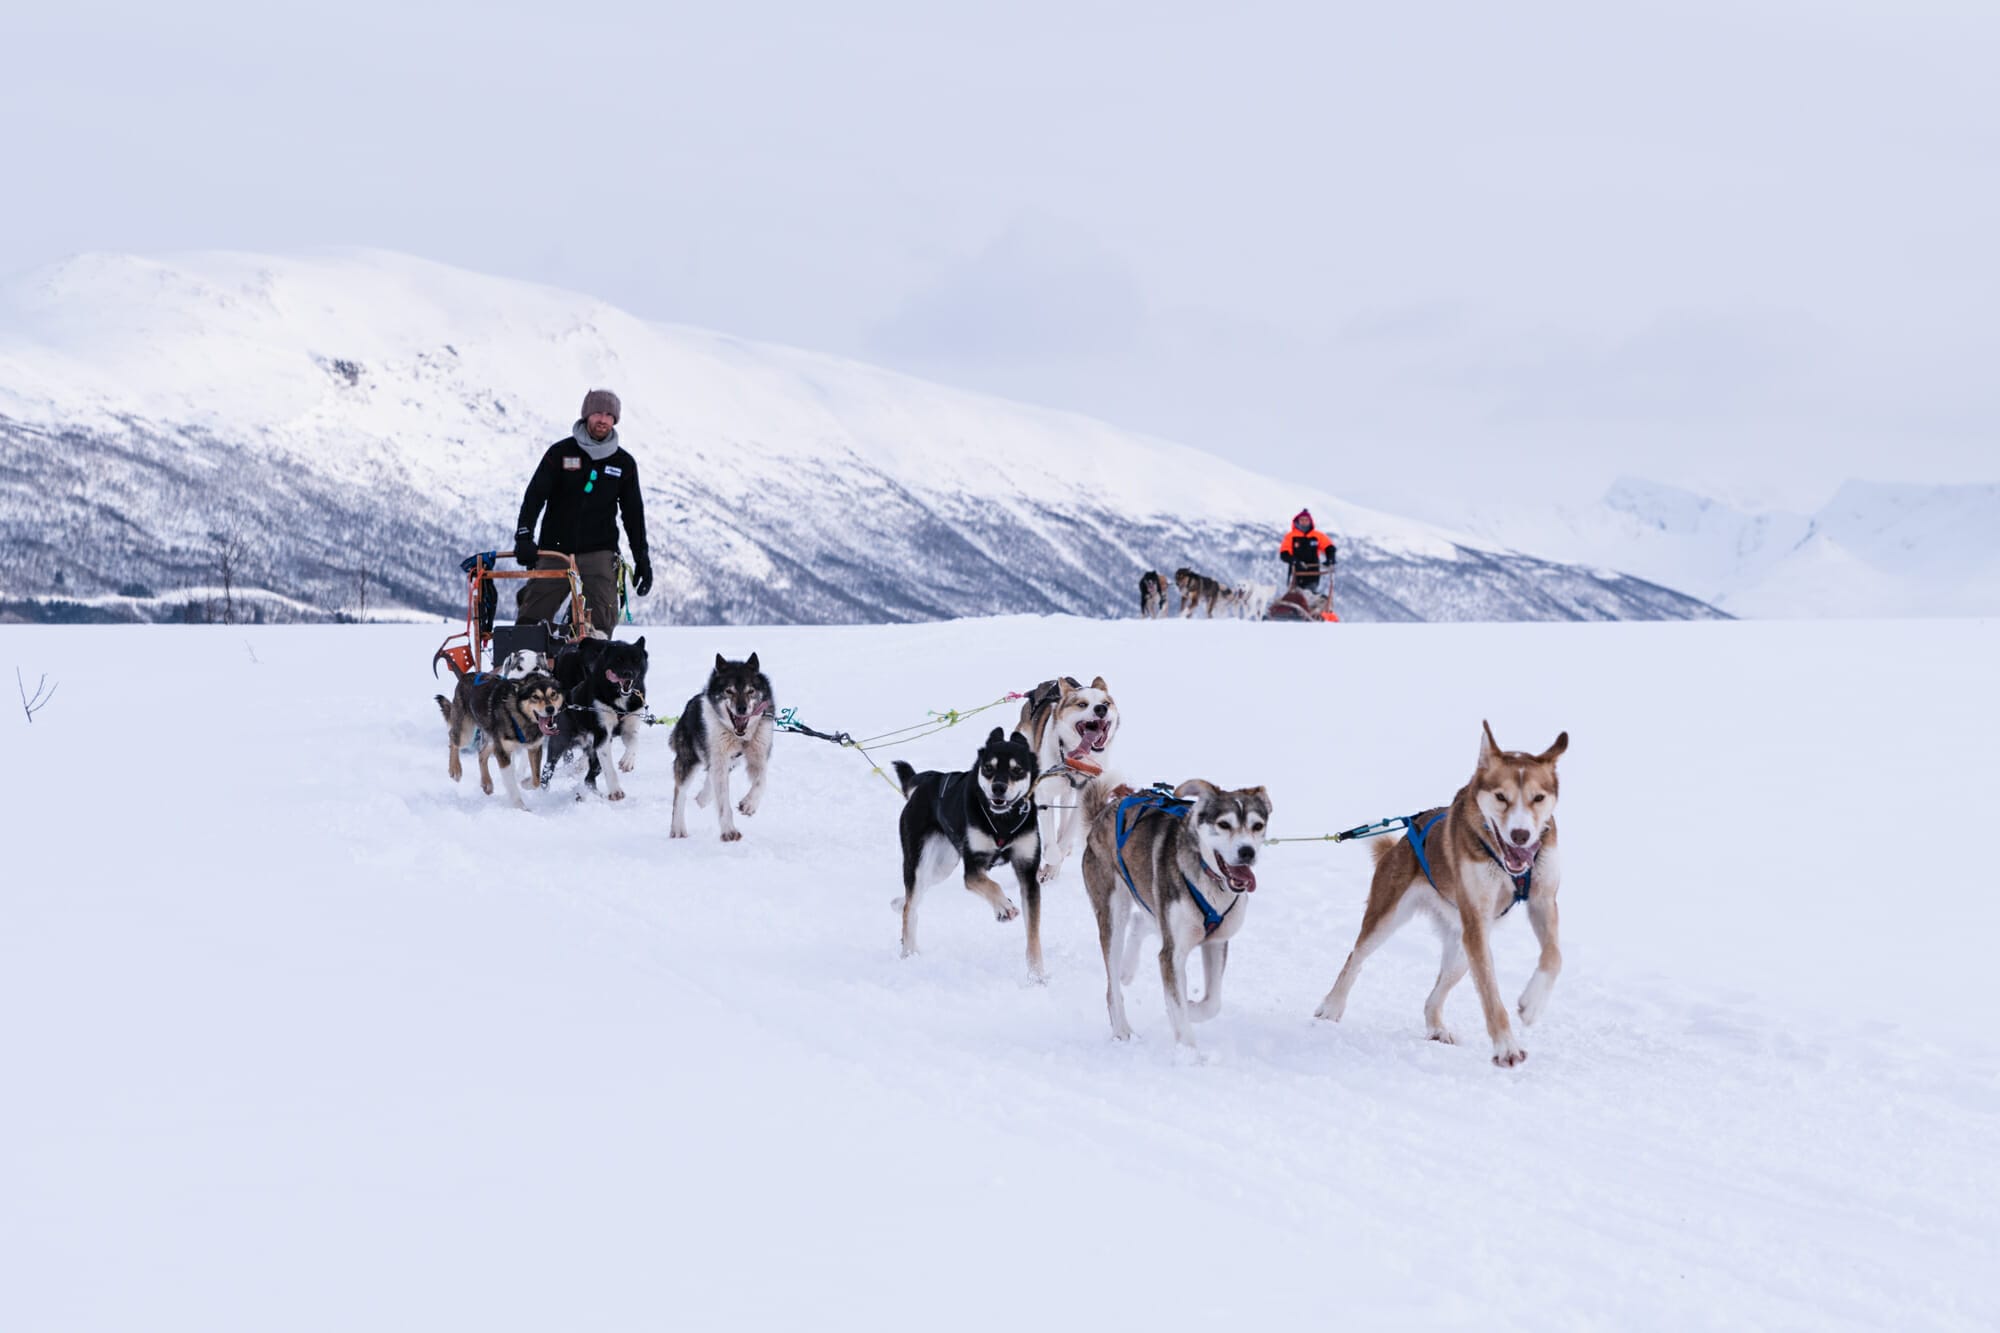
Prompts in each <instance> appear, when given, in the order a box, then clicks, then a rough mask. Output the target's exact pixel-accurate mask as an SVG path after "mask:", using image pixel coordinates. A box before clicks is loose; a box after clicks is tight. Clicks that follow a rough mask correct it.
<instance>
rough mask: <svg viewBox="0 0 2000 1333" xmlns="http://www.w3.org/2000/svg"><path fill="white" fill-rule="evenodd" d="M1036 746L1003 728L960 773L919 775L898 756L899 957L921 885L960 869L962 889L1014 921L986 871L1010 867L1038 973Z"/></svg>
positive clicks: (908, 944) (911, 937)
mask: <svg viewBox="0 0 2000 1333" xmlns="http://www.w3.org/2000/svg"><path fill="white" fill-rule="evenodd" d="M1039 771H1040V769H1039V768H1038V766H1037V764H1036V762H1035V747H1034V746H1032V745H1030V744H1029V743H1028V738H1027V737H1025V736H1023V735H1022V734H1021V733H1020V732H1018V731H1017V732H1014V733H1013V734H1012V735H1009V734H1007V733H1006V732H1004V731H1002V730H1001V729H1000V728H998V727H995V728H993V732H992V734H991V735H989V736H988V737H987V738H986V744H984V745H982V746H980V747H979V755H978V757H977V758H975V759H974V760H973V763H972V767H971V768H970V769H968V770H966V771H965V772H963V773H933V772H926V773H919V772H917V771H916V770H915V769H914V768H911V767H910V766H909V765H908V764H906V763H904V762H903V761H902V760H900V759H899V760H897V761H896V781H897V782H898V783H899V784H900V785H901V786H902V789H903V795H904V797H905V798H906V799H905V801H904V803H903V818H902V824H901V831H902V839H903V896H902V897H901V898H898V899H897V900H896V901H895V903H894V904H892V905H893V906H895V907H899V908H901V909H902V913H903V956H904V957H905V958H907V957H909V956H910V955H911V954H913V953H915V952H916V951H917V900H918V899H919V898H921V897H922V896H923V892H924V890H925V889H927V888H929V887H930V886H931V885H933V884H936V883H937V882H939V881H940V880H942V879H943V878H944V877H945V876H946V875H949V874H950V873H951V868H952V867H953V866H954V865H959V864H963V865H964V867H965V887H966V888H967V889H970V890H971V891H972V892H974V893H976V894H978V895H979V896H980V897H982V898H984V899H985V900H986V901H987V902H988V903H989V904H990V905H991V906H992V908H993V915H994V917H995V919H996V920H1000V921H1012V920H1013V919H1014V918H1015V917H1017V916H1019V915H1020V909H1018V908H1016V907H1015V906H1014V904H1013V902H1012V901H1011V900H1010V899H1009V898H1008V897H1007V894H1006V892H1005V891H1004V890H1003V889H1002V888H1001V887H1000V886H999V885H998V884H997V883H995V882H994V880H993V877H992V876H991V875H989V874H988V873H987V872H988V871H990V870H992V869H993V868H994V867H995V866H999V865H1002V864H1005V865H1009V866H1012V867H1013V870H1014V879H1015V881H1016V882H1017V883H1019V884H1020V886H1021V898H1022V900H1023V901H1024V902H1026V903H1027V904H1028V971H1029V972H1030V973H1031V974H1032V975H1034V976H1035V977H1037V978H1039V977H1040V976H1041V975H1042V938H1041V926H1042V884H1041V880H1040V879H1038V878H1037V877H1036V871H1037V870H1038V869H1039V868H1040V866H1041V861H1042V834H1041V827H1040V824H1039V821H1037V819H1036V818H1035V774H1036V773H1037V772H1039Z"/></svg>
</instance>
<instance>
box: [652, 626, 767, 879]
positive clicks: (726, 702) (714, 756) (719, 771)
mask: <svg viewBox="0 0 2000 1333" xmlns="http://www.w3.org/2000/svg"><path fill="white" fill-rule="evenodd" d="M776 706H777V704H776V700H774V699H773V698H772V697H771V681H770V678H769V677H768V676H766V675H765V674H764V672H763V668H761V667H760V666H758V664H757V654H755V653H752V654H750V656H749V657H748V658H746V659H744V660H743V661H741V662H732V661H730V660H729V659H727V658H725V657H724V656H723V655H722V654H721V653H717V654H716V655H715V670H714V671H712V672H710V673H709V677H708V687H707V688H706V689H704V690H703V691H702V692H701V693H700V694H697V695H696V696H695V697H694V698H692V699H690V700H688V702H687V707H686V708H683V709H682V710H681V716H680V720H679V721H677V722H675V723H674V734H673V737H672V739H671V740H670V742H669V743H670V744H671V745H672V746H673V747H674V822H673V826H672V828H671V829H669V833H670V834H671V835H672V836H673V837H676V838H685V837H686V836H687V835H688V831H687V785H688V781H689V779H691V778H692V777H693V776H694V774H695V770H696V769H706V770H707V780H706V781H705V782H704V783H703V784H702V788H701V790H700V791H699V792H697V793H696V794H695V798H694V803H695V804H696V805H707V804H708V803H709V801H710V800H711V799H713V800H714V801H715V813H716V815H717V816H718V817H719V818H720V819H721V821H722V840H723V841H724V842H737V841H740V840H741V839H742V837H743V834H742V833H741V832H740V831H738V829H737V827H736V812H737V811H741V812H742V813H743V814H745V815H754V814H756V813H757V803H758V802H759V801H761V800H762V799H763V798H764V774H765V772H766V770H767V769H768V768H769V767H770V763H771V739H772V737H774V736H776V735H777V734H778V726H777V719H776V718H775V717H773V716H772V710H773V709H774V708H775V707H776ZM738 760H741V761H742V762H743V766H744V767H745V768H747V769H748V770H749V771H750V790H749V791H747V792H745V793H743V800H742V801H741V802H740V803H739V804H737V805H736V806H735V807H734V809H733V810H732V808H731V807H730V804H729V769H730V767H731V766H732V765H733V764H735V763H736V762H737V761H738Z"/></svg>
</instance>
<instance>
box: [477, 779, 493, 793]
mask: <svg viewBox="0 0 2000 1333" xmlns="http://www.w3.org/2000/svg"><path fill="white" fill-rule="evenodd" d="M479 790H481V791H483V792H485V793H486V794H487V795H488V796H491V795H492V794H493V779H492V778H481V779H479Z"/></svg>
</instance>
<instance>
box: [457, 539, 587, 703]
mask: <svg viewBox="0 0 2000 1333" xmlns="http://www.w3.org/2000/svg"><path fill="white" fill-rule="evenodd" d="M536 554H537V555H538V556H554V557H555V558H556V559H558V560H560V561H562V563H563V567H562V568H561V569H498V568H496V567H495V566H496V564H497V563H498V562H499V561H501V560H512V559H513V558H514V557H513V554H512V553H511V552H505V551H481V552H479V553H478V554H477V555H469V556H467V557H466V558H465V559H464V560H462V561H460V562H459V568H461V569H463V570H464V571H465V628H464V629H462V630H460V631H459V632H458V633H456V634H451V635H447V636H446V637H445V641H444V642H443V643H442V644H440V645H439V646H438V650H437V652H436V653H434V654H432V656H431V674H432V675H433V676H435V675H436V674H437V669H438V663H440V662H450V663H451V664H452V667H453V669H454V672H455V674H457V675H461V676H464V675H477V674H478V673H479V672H482V671H495V670H498V669H499V667H500V664H501V663H503V662H505V661H506V660H507V658H508V656H509V655H510V654H512V653H515V652H518V651H520V650H521V649H524V648H525V649H528V650H530V651H533V652H536V653H539V654H541V656H542V657H543V659H544V660H546V659H548V658H551V657H553V656H555V653H556V650H557V649H559V648H561V647H562V646H563V645H564V644H568V643H576V642H578V641H579V640H581V639H583V638H585V637H586V636H588V635H589V633H590V610H589V608H588V607H586V606H585V605H584V601H583V580H582V578H581V577H579V576H578V574H577V571H576V561H575V560H574V559H572V558H571V557H569V556H568V555H565V554H564V553H563V552H561V551H538V552H536ZM508 579H568V580H569V619H568V621H566V622H565V623H564V625H563V627H562V628H561V629H559V630H551V629H550V628H549V627H548V626H547V625H543V624H539V623H537V624H533V625H500V626H497V627H496V626H495V625H494V623H493V622H494V620H495V618H496V616H497V613H498V612H499V609H500V590H499V588H498V586H496V585H497V584H498V583H499V582H500V581H502V580H508Z"/></svg>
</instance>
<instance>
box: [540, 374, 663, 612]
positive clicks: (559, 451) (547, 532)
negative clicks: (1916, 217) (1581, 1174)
mask: <svg viewBox="0 0 2000 1333" xmlns="http://www.w3.org/2000/svg"><path fill="white" fill-rule="evenodd" d="M618 415H619V403H618V395H617V394H615V393H613V392H611V390H609V389H592V390H591V391H590V392H589V393H587V394H585V395H584V396H583V414H582V416H580V417H579V418H578V420H577V423H576V425H575V427H574V428H573V429H572V430H571V431H570V433H569V436H568V437H567V438H565V439H561V440H557V441H556V442H555V443H554V444H552V445H550V446H549V451H548V452H547V453H545V454H543V455H542V462H541V465H540V466H539V467H537V468H536V469H535V475H534V477H533V479H532V480H530V481H529V482H528V493H527V494H526V495H525V496H523V497H522V499H521V519H520V524H519V526H518V527H516V528H515V530H514V558H515V559H516V560H518V561H520V563H521V566H522V568H524V569H533V568H537V567H538V566H537V556H536V555H535V550H536V547H537V546H540V547H541V548H543V549H546V550H550V551H561V552H563V553H565V554H566V555H570V556H573V557H575V559H576V569H577V573H578V574H579V575H581V576H582V579H583V600H584V604H585V605H586V606H587V607H588V608H589V609H590V625H591V628H592V629H594V630H596V631H597V632H599V633H600V634H606V635H608V634H610V633H611V631H612V629H613V628H614V627H615V626H616V625H617V623H618V526H617V515H619V514H621V513H622V514H623V515H624V518H625V537H626V540H627V541H629V542H630V543H631V545H632V590H633V592H634V593H635V594H636V595H638V596H640V597H644V596H645V595H646V594H647V593H648V592H650V591H651V590H652V587H653V562H652V560H651V558H650V557H649V556H648V554H647V548H646V507H645V504H644V502H643V501H642V500H641V499H640V497H639V464H638V463H637V462H636V461H635V460H634V459H633V457H632V455H630V454H628V453H626V452H625V450H624V449H623V448H621V447H620V446H619V444H618ZM544 507H546V511H547V512H546V513H545V512H544ZM537 519H539V520H540V521H541V525H542V535H541V540H540V542H537V541H536V540H535V523H536V520H537ZM539 568H542V569H561V568H562V562H561V561H560V560H555V559H552V558H548V557H542V558H540V563H539ZM568 596H569V589H568V587H567V586H566V585H565V584H564V583H563V581H562V580H561V579H524V580H523V581H522V587H521V596H520V600H519V601H518V602H517V603H516V604H515V612H514V618H515V620H516V621H518V622H520V623H522V624H527V623H530V622H532V621H536V620H549V621H553V620H554V618H555V616H556V613H557V611H558V610H560V609H561V607H562V604H563V602H564V601H565V599H567V598H568Z"/></svg>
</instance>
